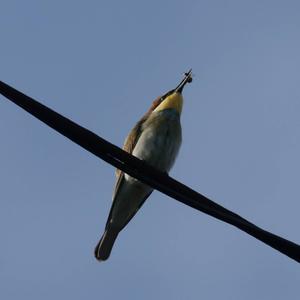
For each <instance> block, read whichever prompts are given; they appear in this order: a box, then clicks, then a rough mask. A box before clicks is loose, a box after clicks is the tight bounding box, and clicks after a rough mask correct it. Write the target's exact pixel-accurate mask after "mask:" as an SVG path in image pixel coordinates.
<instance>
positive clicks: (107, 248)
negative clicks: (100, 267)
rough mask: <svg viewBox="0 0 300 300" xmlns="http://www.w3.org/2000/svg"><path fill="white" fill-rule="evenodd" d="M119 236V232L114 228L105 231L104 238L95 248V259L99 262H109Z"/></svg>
mask: <svg viewBox="0 0 300 300" xmlns="http://www.w3.org/2000/svg"><path fill="white" fill-rule="evenodd" d="M118 234H119V231H118V230H115V229H113V228H107V229H105V231H104V233H103V235H102V238H101V239H100V241H99V243H98V244H97V246H96V248H95V257H96V258H97V259H98V260H99V261H103V260H107V259H108V258H109V255H110V252H111V249H112V247H113V245H114V242H115V240H116V238H117V236H118Z"/></svg>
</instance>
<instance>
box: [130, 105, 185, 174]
mask: <svg viewBox="0 0 300 300" xmlns="http://www.w3.org/2000/svg"><path fill="white" fill-rule="evenodd" d="M180 144H181V126H180V117H179V115H178V113H177V112H176V111H174V110H173V109H167V110H163V111H159V112H153V113H152V114H151V115H150V117H149V118H148V120H147V121H145V123H144V124H143V125H142V133H141V135H140V137H139V140H138V142H137V144H136V146H135V148H134V150H133V152H132V154H133V155H134V156H136V157H138V158H140V159H142V160H145V161H146V162H148V163H149V164H151V165H152V166H153V167H155V168H157V169H159V170H161V171H166V172H168V171H169V170H170V169H171V167H172V165H173V163H174V161H175V158H176V156H177V154H178V151H179V148H180Z"/></svg>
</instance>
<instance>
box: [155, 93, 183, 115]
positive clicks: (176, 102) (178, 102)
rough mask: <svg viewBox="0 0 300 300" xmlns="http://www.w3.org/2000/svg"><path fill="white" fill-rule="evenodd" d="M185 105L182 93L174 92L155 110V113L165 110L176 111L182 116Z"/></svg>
mask: <svg viewBox="0 0 300 300" xmlns="http://www.w3.org/2000/svg"><path fill="white" fill-rule="evenodd" d="M182 105H183V97H182V95H181V93H178V92H174V93H173V94H171V95H169V96H167V98H166V99H164V100H163V101H162V102H161V103H160V104H159V105H158V106H157V107H156V108H155V109H154V111H161V110H164V109H170V108H173V109H175V110H176V111H177V112H178V113H179V114H181V111H182Z"/></svg>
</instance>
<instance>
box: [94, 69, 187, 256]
mask: <svg viewBox="0 0 300 300" xmlns="http://www.w3.org/2000/svg"><path fill="white" fill-rule="evenodd" d="M184 74H185V77H184V78H183V80H182V81H181V82H180V83H179V84H178V85H177V87H176V88H175V89H172V90H170V91H168V92H167V93H165V94H164V95H163V96H160V97H158V98H156V99H155V100H154V101H153V103H152V105H151V107H150V109H149V110H148V111H147V112H146V114H145V115H144V116H143V117H142V118H141V119H140V120H139V121H138V122H137V123H136V125H135V126H134V127H133V129H132V130H131V131H130V133H129V134H128V136H127V137H126V139H125V142H124V145H123V150H125V151H126V152H128V153H130V154H132V155H133V156H135V157H137V158H139V159H141V160H143V161H145V162H146V163H148V164H149V165H151V166H152V167H155V168H157V169H158V170H160V171H162V172H166V173H168V172H169V171H170V169H171V167H172V166H173V164H174V162H175V159H176V157H177V154H178V152H179V148H180V146H181V140H182V134H181V123H180V116H181V112H182V106H183V96H182V92H183V88H184V86H185V85H186V83H190V82H191V81H192V70H189V71H188V72H186V73H184ZM152 191H153V188H151V187H150V186H148V185H146V184H144V183H142V182H140V181H139V180H137V179H135V178H134V177H131V176H129V175H128V174H125V173H124V172H122V171H120V170H116V183H115V188H114V192H113V197H112V198H113V202H112V206H111V209H110V212H109V215H108V218H107V222H106V225H105V230H104V233H103V235H102V237H101V239H100V240H99V242H98V244H97V246H96V247H95V251H94V254H95V257H96V259H97V260H98V261H105V260H107V259H108V258H109V256H110V254H111V250H112V248H113V245H114V243H115V240H116V238H117V236H118V234H119V233H120V231H121V230H122V229H123V228H124V227H125V226H126V225H127V224H128V223H129V221H130V220H131V219H132V218H133V217H134V215H135V214H136V213H137V211H138V210H139V209H140V208H141V206H142V205H143V203H144V202H145V200H146V199H147V198H148V197H149V196H150V194H151V193H152Z"/></svg>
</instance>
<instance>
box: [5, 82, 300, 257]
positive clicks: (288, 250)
mask: <svg viewBox="0 0 300 300" xmlns="http://www.w3.org/2000/svg"><path fill="white" fill-rule="evenodd" d="M0 93H1V94H2V95H3V96H5V97H6V98H7V99H9V100H10V101H12V102H13V103H15V104H16V105H18V106H19V107H21V108H23V109H24V110H26V111H27V112H28V113H30V114H32V115H33V116H35V117H36V118H37V119H39V120H40V121H42V122H44V123H45V124H47V125H48V126H50V127H51V128H53V129H55V130H56V131H58V132H59V133H61V134H62V135H64V136H65V137H67V138H69V139H70V140H71V141H73V142H74V143H76V144H78V145H80V146H81V147H83V148H84V149H86V150H87V151H89V152H91V153H93V154H94V155H96V156H97V157H99V158H101V159H103V160H104V161H106V162H107V163H109V164H111V165H113V166H115V167H116V168H118V169H120V170H122V171H123V172H125V173H127V174H129V175H131V176H133V177H135V178H137V179H139V180H140V181H142V182H144V183H146V184H148V185H150V186H151V187H153V188H155V189H157V190H159V191H160V192H162V193H164V194H166V195H168V196H170V197H172V198H174V199H176V200H178V201H180V202H182V203H184V204H186V205H188V206H190V207H193V208H195V209H197V210H199V211H201V212H204V213H206V214H208V215H210V216H212V217H215V218H216V219H219V220H221V221H224V222H226V223H228V224H231V225H233V226H235V227H237V228H239V229H240V230H242V231H244V232H246V233H248V234H249V235H251V236H253V237H255V238H256V239H258V240H260V241H262V242H263V243H265V244H267V245H269V246H270V247H272V248H274V249H276V250H278V251H280V252H281V253H283V254H285V255H287V256H289V257H290V258H292V259H294V260H296V261H297V262H300V246H299V245H297V244H295V243H293V242H291V241H289V240H286V239H284V238H282V237H280V236H277V235H275V234H273V233H271V232H268V231H266V230H263V229H261V228H259V227H258V226H256V225H254V224H253V223H250V222H249V221H247V220H246V219H244V218H242V217H240V216H239V215H237V214H236V213H234V212H232V211H230V210H228V209H226V208H224V207H222V206H221V205H219V204H217V203H215V202H213V201H211V200H210V199H208V198H207V197H205V196H203V195H201V194H200V193H198V192H196V191H194V190H192V189H191V188H189V187H188V186H186V185H184V184H182V183H180V182H179V181H177V180H175V179H173V178H171V177H170V176H168V175H167V174H166V173H162V172H160V171H158V170H156V169H155V168H153V167H151V166H149V165H148V164H147V163H145V162H144V161H141V160H140V159H138V158H136V157H134V156H132V155H131V154H128V153H127V152H125V151H124V150H122V149H120V148H119V147H117V146H115V145H113V144H111V143H109V142H108V141H106V140H104V139H103V138H101V137H99V136H98V135H96V134H94V133H93V132H91V131H89V130H88V129H86V128H84V127H82V126H80V125H78V124H76V123H74V122H73V121H71V120H70V119H67V118H66V117H64V116H62V115H60V114H58V113H57V112H55V111H53V110H52V109H50V108H48V107H46V106H45V105H43V104H41V103H39V102H38V101H36V100H34V99H32V98H30V97H28V96H26V95H25V94H23V93H21V92H19V91H18V90H16V89H14V88H12V87H10V86H9V85H7V84H6V83H4V82H2V81H0Z"/></svg>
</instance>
